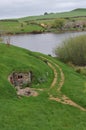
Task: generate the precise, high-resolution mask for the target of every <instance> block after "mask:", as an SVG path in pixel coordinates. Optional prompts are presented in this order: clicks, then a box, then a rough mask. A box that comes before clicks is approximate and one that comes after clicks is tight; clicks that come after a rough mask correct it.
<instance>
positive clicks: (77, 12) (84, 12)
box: [20, 8, 86, 21]
mask: <svg viewBox="0 0 86 130" xmlns="http://www.w3.org/2000/svg"><path fill="white" fill-rule="evenodd" d="M66 17H70V18H71V17H86V9H83V8H82V9H81V8H80V9H74V10H72V11H69V12H61V13H49V14H47V15H40V16H29V17H24V18H21V19H20V20H23V21H27V20H42V19H55V18H66Z"/></svg>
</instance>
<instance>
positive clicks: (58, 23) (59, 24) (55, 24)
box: [52, 19, 65, 30]
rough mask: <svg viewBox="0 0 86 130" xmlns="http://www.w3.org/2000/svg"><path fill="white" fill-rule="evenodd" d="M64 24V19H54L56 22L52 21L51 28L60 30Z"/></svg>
mask: <svg viewBox="0 0 86 130" xmlns="http://www.w3.org/2000/svg"><path fill="white" fill-rule="evenodd" d="M64 23H65V20H64V19H56V20H54V22H53V24H52V27H53V28H58V29H60V30H62V28H63V26H64Z"/></svg>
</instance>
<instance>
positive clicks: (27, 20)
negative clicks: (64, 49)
mask: <svg viewBox="0 0 86 130" xmlns="http://www.w3.org/2000/svg"><path fill="white" fill-rule="evenodd" d="M59 19H63V20H64V21H65V23H64V26H63V30H58V27H56V28H53V29H52V25H53V24H54V22H55V20H57V21H58V20H59ZM71 24H72V25H71ZM77 25H78V26H79V27H77ZM85 30H86V9H75V10H73V11H70V12H64V13H49V14H47V15H40V16H28V17H24V18H19V19H5V20H0V34H1V35H2V34H4V35H5V34H22V33H43V32H61V31H85Z"/></svg>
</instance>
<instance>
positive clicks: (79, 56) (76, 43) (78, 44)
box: [55, 35, 86, 66]
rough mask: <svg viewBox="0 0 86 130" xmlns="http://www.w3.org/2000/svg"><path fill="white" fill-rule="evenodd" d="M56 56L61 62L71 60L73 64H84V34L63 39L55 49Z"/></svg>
mask: <svg viewBox="0 0 86 130" xmlns="http://www.w3.org/2000/svg"><path fill="white" fill-rule="evenodd" d="M55 54H56V56H57V57H58V58H59V59H60V60H62V61H63V62H72V63H73V64H75V65H79V66H84V65H86V35H81V36H77V37H75V38H70V39H68V40H65V41H64V42H63V44H62V45H61V46H59V47H57V48H56V49H55Z"/></svg>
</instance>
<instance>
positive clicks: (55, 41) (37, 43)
mask: <svg viewBox="0 0 86 130" xmlns="http://www.w3.org/2000/svg"><path fill="white" fill-rule="evenodd" d="M82 34H86V32H72V33H69V32H66V33H61V34H54V33H43V34H21V35H13V36H10V43H11V44H13V45H15V46H19V47H22V48H26V49H29V50H31V51H35V52H41V53H44V54H51V55H54V53H53V50H54V48H55V47H56V46H59V45H60V44H61V43H62V41H63V40H65V39H68V38H69V37H75V36H77V35H82ZM6 39H7V37H5V38H4V41H5V42H6Z"/></svg>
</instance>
